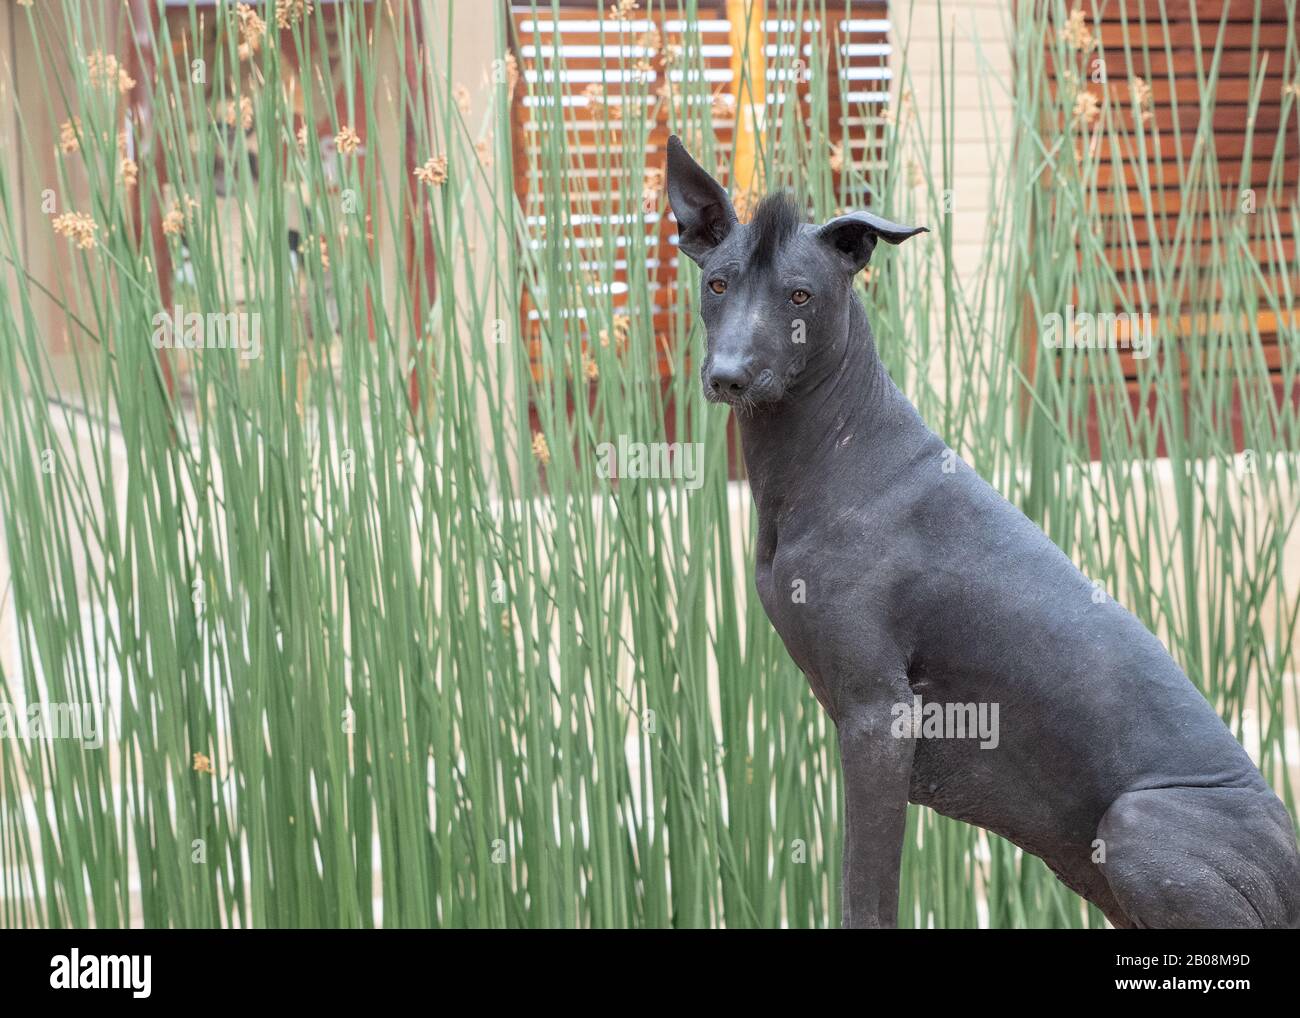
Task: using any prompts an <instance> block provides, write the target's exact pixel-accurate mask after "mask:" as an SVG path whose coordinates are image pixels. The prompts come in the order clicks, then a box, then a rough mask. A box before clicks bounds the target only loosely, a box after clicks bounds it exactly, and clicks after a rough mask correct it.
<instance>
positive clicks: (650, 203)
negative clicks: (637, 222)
mask: <svg viewBox="0 0 1300 1018" xmlns="http://www.w3.org/2000/svg"><path fill="white" fill-rule="evenodd" d="M663 193H664V171H663V170H662V169H661V168H659V167H657V166H651V167H648V168H647V169H646V171H645V180H644V181H643V182H642V184H641V207H642V209H644V210H645V211H646V212H653V211H655V209H657V208H658V207H659V198H660V197H661V196H662V195H663Z"/></svg>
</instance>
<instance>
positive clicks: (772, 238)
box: [668, 136, 925, 408]
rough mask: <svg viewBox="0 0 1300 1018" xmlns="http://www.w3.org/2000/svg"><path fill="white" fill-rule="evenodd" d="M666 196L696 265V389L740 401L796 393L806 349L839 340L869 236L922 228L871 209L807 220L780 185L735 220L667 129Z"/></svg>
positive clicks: (889, 236)
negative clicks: (700, 332) (701, 338)
mask: <svg viewBox="0 0 1300 1018" xmlns="http://www.w3.org/2000/svg"><path fill="white" fill-rule="evenodd" d="M668 202H669V204H670V205H671V206H672V210H673V215H674V216H676V217H677V237H678V248H679V250H681V251H682V252H684V253H685V254H686V255H687V256H688V257H690V259H691V260H692V261H693V262H695V264H696V265H698V266H699V267H700V268H701V270H702V272H701V274H700V317H701V318H702V319H703V321H704V328H705V331H706V333H707V335H708V353H707V356H706V357H705V359H704V366H703V368H702V370H701V372H700V377H701V379H702V381H703V383H704V395H705V397H706V398H707V399H710V400H713V401H715V402H723V403H730V404H731V405H733V406H740V407H745V408H753V407H758V406H763V405H765V404H772V403H777V402H780V401H781V400H783V399H786V398H787V397H788V396H791V395H793V394H795V393H797V391H798V389H797V383H798V381H799V378H800V375H801V374H802V373H803V372H804V370H805V368H806V367H807V365H808V363H809V361H810V359H811V358H814V357H817V356H819V355H820V354H825V353H826V352H827V351H829V350H830V349H832V348H833V347H834V346H835V345H836V344H838V343H841V342H843V341H844V337H845V335H846V333H847V326H848V315H849V308H850V305H851V304H852V302H853V300H854V296H853V277H854V275H855V274H857V273H858V272H859V271H860V270H861V269H862V268H863V267H864V266H865V265H866V264H867V262H868V261H870V259H871V252H872V250H873V249H874V248H875V246H876V241H877V240H880V239H883V240H886V241H888V242H889V243H891V244H901V243H902V242H903V241H904V240H906V239H907V238H908V237H911V236H914V235H915V234H918V233H921V232H923V231H924V230H925V227H914V226H900V225H898V224H897V223H891V222H889V221H888V220H885V219H881V218H880V217H879V216H874V215H872V214H871V213H869V212H854V213H851V214H850V215H846V216H839V217H837V218H835V219H832V220H831V221H830V222H828V223H826V224H825V225H823V226H815V225H813V224H811V223H807V222H805V221H804V216H803V213H802V211H801V210H800V208H799V206H798V205H796V204H795V202H794V201H793V199H791V198H790V197H789V196H788V195H785V194H773V195H769V196H768V197H766V198H764V199H763V201H762V202H761V203H760V204H759V205H758V207H757V209H755V211H754V217H753V219H752V220H751V221H750V222H749V223H748V224H745V225H741V224H740V223H739V222H738V221H737V219H736V211H735V209H734V208H733V207H732V204H731V199H730V198H729V197H728V196H727V192H726V191H725V190H724V189H723V187H722V185H721V184H719V183H718V182H717V181H716V180H714V179H713V178H712V177H711V176H709V174H708V173H706V172H705V170H704V168H703V167H701V166H700V165H699V163H697V162H696V161H695V160H694V159H692V158H691V157H690V154H689V153H688V152H687V151H686V149H685V148H684V147H683V146H682V143H681V142H680V141H679V140H678V139H677V137H676V136H674V137H671V138H669V139H668Z"/></svg>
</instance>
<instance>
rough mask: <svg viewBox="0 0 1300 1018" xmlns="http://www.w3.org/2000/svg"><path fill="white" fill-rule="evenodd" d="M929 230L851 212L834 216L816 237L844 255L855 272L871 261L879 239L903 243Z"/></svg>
mask: <svg viewBox="0 0 1300 1018" xmlns="http://www.w3.org/2000/svg"><path fill="white" fill-rule="evenodd" d="M929 232H930V231H929V228H928V227H925V226H900V225H899V224H898V223H891V222H890V221H889V220H888V219H881V218H880V217H879V216H873V215H872V214H871V213H870V212H850V213H849V214H848V215H847V216H838V217H837V218H835V219H832V220H831V221H830V222H829V223H827V224H826V225H825V226H823V227H822V228H821V229H820V230H818V231H817V236H818V237H819V238H820V239H821V240H822V241H823V242H824V243H826V244H829V245H830V246H831V247H832V248H833V249H834V250H835V251H836V252H837V253H838V254H839V255H840V256H841V257H842V258H844V260H845V262H846V263H847V264H848V265H850V266H851V267H852V269H853V271H854V272H858V271H859V270H860V269H862V268H863V267H864V266H865V265H866V264H867V262H869V261H871V252H872V251H874V250H875V249H876V240H877V238H879V239H880V240H887V241H889V243H891V244H901V243H903V241H905V240H907V238H908V237H915V236H916V235H917V234H918V233H929Z"/></svg>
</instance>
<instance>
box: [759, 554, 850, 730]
mask: <svg viewBox="0 0 1300 1018" xmlns="http://www.w3.org/2000/svg"><path fill="white" fill-rule="evenodd" d="M797 547H798V545H797V543H796V542H786V543H785V544H784V545H783V544H781V543H779V542H778V541H777V539H776V537H775V534H772V535H771V537H770V539H769V540H764V534H763V533H762V531H761V530H760V535H759V541H758V546H757V553H756V555H755V569H754V581H755V586H756V587H757V589H758V596H759V600H760V601H761V602H762V604H763V610H764V611H765V612H766V613H767V617H768V620H769V621H770V622H771V623H772V628H774V629H775V630H776V632H777V635H778V636H780V637H781V642H782V643H784V644H785V648H786V650H787V651H788V652H789V654H790V657H791V658H793V660H794V662H795V664H797V665H798V666H799V668H800V670H802V671H803V673H804V675H805V676H806V677H807V679H808V683H809V685H810V686H811V687H812V690H813V693H814V695H816V697H817V699H818V700H819V701H820V702H821V704H822V706H823V707H825V708H826V709H827V710H828V711H830V712H831V713H832V714H834V710H833V704H834V700H835V697H834V696H833V691H832V690H831V689H830V688H829V686H828V685H827V678H828V677H829V675H830V674H831V669H830V667H829V666H828V663H827V661H826V660H825V659H826V657H827V654H828V653H829V648H828V646H827V645H826V643H825V641H824V640H822V639H820V638H819V636H818V633H825V632H826V628H827V620H826V619H825V618H824V617H823V616H824V614H825V605H824V603H823V602H822V601H821V600H820V599H819V598H818V596H817V592H818V590H819V587H820V583H819V576H818V573H817V571H816V570H815V569H814V568H811V565H812V564H811V563H810V562H809V561H808V560H807V559H806V558H803V557H801V556H800V555H799V554H798V553H797Z"/></svg>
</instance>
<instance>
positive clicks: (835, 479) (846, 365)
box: [737, 296, 925, 552]
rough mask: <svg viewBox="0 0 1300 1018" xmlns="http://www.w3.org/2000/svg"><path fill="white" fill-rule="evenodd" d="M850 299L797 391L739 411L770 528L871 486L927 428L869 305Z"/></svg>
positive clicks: (752, 479) (763, 518)
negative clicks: (884, 347)
mask: <svg viewBox="0 0 1300 1018" xmlns="http://www.w3.org/2000/svg"><path fill="white" fill-rule="evenodd" d="M850 299H851V300H852V305H851V306H850V309H849V315H848V328H847V330H846V335H845V336H844V337H843V338H842V341H841V342H840V343H839V344H837V345H836V346H835V347H832V348H830V349H827V350H825V351H822V352H821V354H820V355H819V356H816V355H815V356H813V357H811V358H810V359H809V362H808V364H807V366H806V368H805V369H804V371H803V373H802V374H801V377H800V380H799V383H798V385H797V387H796V389H795V391H794V392H792V393H791V394H790V395H789V396H788V397H787V398H786V399H784V400H783V401H782V402H781V403H779V404H777V405H775V406H772V407H765V408H760V409H757V410H755V411H754V412H751V413H738V414H737V422H738V424H739V428H740V438H741V446H742V449H743V451H744V454H745V467H746V470H747V472H748V474H749V486H750V490H751V492H752V493H753V496H754V502H755V505H756V506H757V508H758V518H759V524H760V527H761V528H762V529H763V530H765V531H772V529H773V528H774V527H776V526H778V524H779V523H780V522H781V521H782V519H783V518H784V517H785V516H786V514H788V513H790V512H794V511H796V510H797V509H798V508H799V507H816V506H819V505H820V506H821V507H822V510H823V511H825V510H826V509H830V508H832V507H833V506H834V504H835V501H836V499H837V498H839V497H842V496H844V495H851V494H852V493H853V492H854V490H856V492H857V493H858V494H862V493H864V491H865V490H866V489H869V488H870V486H871V484H872V481H873V479H877V478H879V477H881V476H882V475H884V473H885V472H886V471H887V470H888V469H889V467H890V465H891V464H892V463H893V462H894V461H895V460H897V459H898V456H899V450H900V449H905V448H910V447H913V446H914V445H915V442H914V441H913V439H914V438H915V437H916V435H915V429H917V428H919V429H920V430H921V431H922V432H924V431H925V425H924V423H923V422H922V421H921V419H920V416H919V415H918V414H917V412H916V410H915V409H914V408H913V407H912V405H911V403H909V402H908V400H907V397H906V396H904V395H903V394H902V393H901V392H900V391H899V389H898V387H897V386H896V385H894V382H893V380H892V379H891V378H890V377H889V373H888V372H887V371H886V370H885V366H884V364H883V363H881V360H880V357H879V356H878V354H877V353H876V345H875V340H874V338H873V336H872V334H871V328H870V326H869V325H868V324H867V316H866V312H865V310H864V309H863V307H862V304H861V303H860V302H859V301H858V299H857V297H856V296H852V297H851V298H850ZM841 487H842V488H844V491H843V492H841V491H839V489H840V488H841ZM769 536H770V537H771V539H773V540H774V535H769ZM760 543H761V539H760ZM762 551H763V549H762V547H760V552H762Z"/></svg>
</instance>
